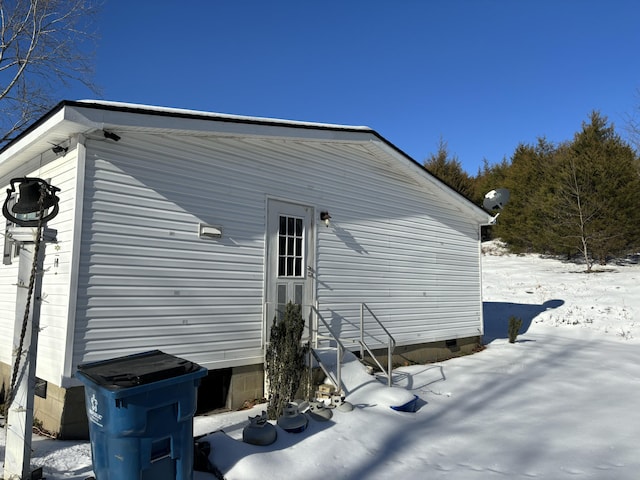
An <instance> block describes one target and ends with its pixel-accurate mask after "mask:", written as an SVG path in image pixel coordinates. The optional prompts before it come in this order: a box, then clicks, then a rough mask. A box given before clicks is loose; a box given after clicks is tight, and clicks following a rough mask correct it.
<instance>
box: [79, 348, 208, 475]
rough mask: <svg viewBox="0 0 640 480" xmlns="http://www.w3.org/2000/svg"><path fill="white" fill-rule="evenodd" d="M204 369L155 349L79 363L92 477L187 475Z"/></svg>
mask: <svg viewBox="0 0 640 480" xmlns="http://www.w3.org/2000/svg"><path fill="white" fill-rule="evenodd" d="M206 374H207V369H206V368H203V367H201V366H199V365H197V364H195V363H193V362H189V361H187V360H184V359H181V358H179V357H175V356H173V355H169V354H167V353H164V352H161V351H159V350H153V351H150V352H144V353H139V354H135V355H129V356H125V357H119V358H114V359H111V360H104V361H101V362H94V363H87V364H83V365H79V366H78V371H77V373H76V376H77V378H78V379H79V380H80V381H81V382H82V383H83V384H84V387H85V404H86V408H87V416H88V418H89V437H90V440H91V456H92V458H93V472H94V475H95V477H96V480H192V479H193V415H194V414H195V411H196V403H197V392H198V386H199V384H200V378H201V377H203V376H205V375H206Z"/></svg>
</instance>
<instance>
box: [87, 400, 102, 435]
mask: <svg viewBox="0 0 640 480" xmlns="http://www.w3.org/2000/svg"><path fill="white" fill-rule="evenodd" d="M90 403H91V405H90V406H89V411H88V412H87V413H88V414H89V420H91V421H92V422H93V423H95V424H96V425H98V426H99V427H102V415H100V414H99V413H98V399H97V398H96V394H95V393H94V394H92V395H91V400H90Z"/></svg>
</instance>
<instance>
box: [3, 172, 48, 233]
mask: <svg viewBox="0 0 640 480" xmlns="http://www.w3.org/2000/svg"><path fill="white" fill-rule="evenodd" d="M16 183H19V184H20V193H19V195H18V200H17V202H16V203H15V204H14V205H13V206H12V207H11V208H9V200H10V199H11V198H12V197H13V194H14V193H15V192H16V188H15V184H16ZM59 191H60V189H59V188H57V187H54V186H52V185H49V184H48V183H47V182H45V181H44V180H42V179H40V178H27V177H23V178H14V179H12V180H11V188H8V189H7V198H6V199H5V200H4V204H3V205H2V215H4V217H5V218H6V219H7V220H9V221H10V222H13V223H15V224H17V225H20V226H22V227H35V226H37V225H38V223H39V222H42V223H45V222H47V221H49V220H51V219H52V218H53V217H55V216H56V215H57V214H58V202H59V201H60V199H59V198H58V197H57V196H56V192H59ZM52 207H53V208H52ZM51 208H52V210H51V211H49V212H48V213H47V214H46V215H45V212H47V211H48V210H49V209H51ZM10 210H11V211H10ZM12 213H13V214H12ZM32 213H36V214H37V216H36V217H35V218H34V217H33V216H30V217H31V218H27V217H26V216H28V215H29V214H32ZM14 214H15V215H14ZM41 217H42V218H41Z"/></svg>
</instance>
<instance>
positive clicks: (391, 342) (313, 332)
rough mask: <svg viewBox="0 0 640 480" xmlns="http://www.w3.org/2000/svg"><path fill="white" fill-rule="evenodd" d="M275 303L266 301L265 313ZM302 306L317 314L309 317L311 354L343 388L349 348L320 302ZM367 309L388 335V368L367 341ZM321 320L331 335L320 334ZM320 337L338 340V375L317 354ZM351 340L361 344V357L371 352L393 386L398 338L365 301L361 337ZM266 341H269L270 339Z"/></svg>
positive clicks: (336, 385) (361, 306)
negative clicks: (319, 325) (343, 374)
mask: <svg viewBox="0 0 640 480" xmlns="http://www.w3.org/2000/svg"><path fill="white" fill-rule="evenodd" d="M273 303H275V302H265V315H266V311H267V308H266V307H267V306H268V305H270V304H273ZM343 305H346V304H343ZM351 305H353V304H351ZM302 306H303V307H309V308H310V313H313V314H315V315H310V317H311V318H309V323H308V328H309V337H308V339H307V340H308V341H309V344H310V347H311V348H310V349H309V350H310V355H313V357H314V358H315V359H316V361H317V362H318V364H319V365H320V368H321V369H322V371H323V372H324V373H325V375H327V377H329V379H330V380H331V381H332V382H333V383H334V385H335V387H336V389H337V390H342V358H343V356H344V351H345V350H347V348H346V347H345V346H344V343H343V342H342V341H341V340H340V339H339V338H338V335H336V334H335V333H334V331H333V330H332V329H331V326H330V325H329V323H328V322H327V321H326V320H325V319H324V317H323V316H322V314H321V313H320V311H319V308H318V302H316V304H315V305H302ZM365 310H366V311H367V312H369V315H371V317H372V318H373V319H374V320H375V322H376V323H377V324H378V326H379V327H380V328H381V329H382V331H383V332H384V333H385V334H386V335H387V368H386V369H385V368H384V367H383V366H382V364H381V363H380V362H379V361H378V359H377V358H376V356H375V355H374V353H373V351H372V350H371V348H370V347H369V345H367V342H366V341H365V328H364V324H365V322H364V315H365ZM319 322H321V323H322V324H323V325H324V327H325V328H326V329H327V331H328V332H329V334H330V336H325V335H320V334H319V332H318V323H319ZM265 324H266V323H265ZM266 333H267V332H265V334H266ZM319 339H321V340H324V339H326V340H334V341H335V342H336V344H337V348H336V377H334V376H333V375H332V374H331V372H329V371H328V369H327V368H326V367H325V366H324V365H323V364H322V361H321V359H320V357H319V355H318V354H317V352H315V351H314V349H317V348H318V340H319ZM265 340H266V339H265ZM350 341H352V342H353V343H357V344H359V345H360V358H361V359H363V358H364V352H365V350H366V351H367V353H369V355H370V356H371V358H372V360H373V361H374V362H375V363H376V365H377V366H378V368H380V370H381V371H382V373H383V374H384V375H386V376H387V385H388V386H389V387H391V386H392V384H393V376H392V375H393V351H394V349H395V347H396V340H395V338H393V335H391V332H389V330H388V329H387V328H386V327H385V326H384V325H383V324H382V322H381V321H380V319H379V318H378V317H377V316H376V314H375V313H373V311H372V310H371V308H370V307H369V306H368V305H367V304H366V303H364V302H363V303H360V338H359V339H350ZM266 343H268V341H267V342H266ZM310 360H311V359H310ZM311 364H312V362H311V361H309V368H311Z"/></svg>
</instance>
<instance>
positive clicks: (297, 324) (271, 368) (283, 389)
mask: <svg viewBox="0 0 640 480" xmlns="http://www.w3.org/2000/svg"><path fill="white" fill-rule="evenodd" d="M303 331H304V318H302V313H301V311H300V305H294V304H293V303H291V302H289V303H288V304H287V306H286V308H285V311H284V315H283V317H282V319H281V320H278V319H274V321H273V326H272V327H271V336H270V339H269V346H268V347H267V352H266V370H267V381H268V383H269V405H268V407H267V414H268V416H269V419H270V420H276V419H278V418H279V417H280V416H281V415H282V412H283V411H284V407H285V406H286V405H287V403H289V402H291V401H293V399H294V398H295V395H296V392H297V391H298V388H299V387H300V381H301V378H302V375H303V373H304V372H305V364H306V362H305V356H306V353H307V346H306V345H302V344H301V341H300V340H301V338H302V333H303Z"/></svg>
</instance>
